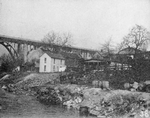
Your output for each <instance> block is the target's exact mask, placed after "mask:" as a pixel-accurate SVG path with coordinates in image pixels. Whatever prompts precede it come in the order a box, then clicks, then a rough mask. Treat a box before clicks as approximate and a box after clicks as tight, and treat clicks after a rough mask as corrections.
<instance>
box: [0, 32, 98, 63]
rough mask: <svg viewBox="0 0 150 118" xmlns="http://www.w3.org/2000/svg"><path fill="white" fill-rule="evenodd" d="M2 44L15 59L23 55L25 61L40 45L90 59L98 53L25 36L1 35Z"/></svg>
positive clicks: (0, 42) (0, 41)
mask: <svg viewBox="0 0 150 118" xmlns="http://www.w3.org/2000/svg"><path fill="white" fill-rule="evenodd" d="M0 44H1V45H3V46H4V47H5V48H6V49H7V50H8V52H9V53H10V55H11V56H12V58H13V59H15V58H18V57H20V56H22V57H23V58H24V61H26V60H27V55H28V53H29V52H30V51H32V50H35V49H37V48H39V47H44V48H48V49H49V50H51V51H60V50H62V51H65V52H71V53H75V52H76V53H79V54H80V55H81V56H82V57H83V58H84V59H89V58H90V57H91V56H92V54H94V53H96V52H97V51H96V50H92V49H83V48H77V47H72V46H71V47H70V46H61V45H56V44H46V43H43V42H40V41H33V40H28V39H23V38H15V37H9V36H4V35H0Z"/></svg>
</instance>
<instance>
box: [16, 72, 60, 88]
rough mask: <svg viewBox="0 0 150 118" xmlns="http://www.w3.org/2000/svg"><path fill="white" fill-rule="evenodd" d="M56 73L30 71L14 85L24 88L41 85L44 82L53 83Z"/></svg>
mask: <svg viewBox="0 0 150 118" xmlns="http://www.w3.org/2000/svg"><path fill="white" fill-rule="evenodd" d="M57 77H58V74H37V73H35V74H34V73H32V74H30V75H28V76H26V77H24V78H23V79H22V81H19V82H18V83H17V84H16V86H17V87H19V88H22V89H24V90H28V89H29V88H32V87H35V86H42V85H44V84H46V83H51V84H54V83H55V81H56V80H57Z"/></svg>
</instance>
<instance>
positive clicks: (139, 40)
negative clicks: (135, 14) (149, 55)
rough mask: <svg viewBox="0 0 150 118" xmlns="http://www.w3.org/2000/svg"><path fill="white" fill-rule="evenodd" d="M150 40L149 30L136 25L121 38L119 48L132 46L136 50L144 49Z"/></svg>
mask: <svg viewBox="0 0 150 118" xmlns="http://www.w3.org/2000/svg"><path fill="white" fill-rule="evenodd" d="M149 41H150V32H148V31H147V29H146V28H144V27H142V26H140V25H136V26H134V27H133V28H132V29H131V31H130V32H129V34H128V35H127V36H125V37H124V38H123V41H122V42H121V44H120V48H122V49H123V48H127V47H132V48H135V51H136V50H146V48H147V46H148V42H149Z"/></svg>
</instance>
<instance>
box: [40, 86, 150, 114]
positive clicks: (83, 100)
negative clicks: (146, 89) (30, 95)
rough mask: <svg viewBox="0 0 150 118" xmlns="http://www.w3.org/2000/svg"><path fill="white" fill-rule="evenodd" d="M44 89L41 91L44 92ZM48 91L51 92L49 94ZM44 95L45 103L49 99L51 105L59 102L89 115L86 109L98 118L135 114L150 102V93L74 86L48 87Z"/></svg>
mask: <svg viewBox="0 0 150 118" xmlns="http://www.w3.org/2000/svg"><path fill="white" fill-rule="evenodd" d="M50 88H51V89H53V91H51V90H50ZM42 89H43V88H41V89H40V91H43V90H42ZM48 91H49V92H50V91H51V92H50V93H49V92H48ZM52 93H53V94H52ZM44 94H46V95H43V94H41V95H40V96H41V99H43V100H45V101H46V100H47V99H53V100H48V101H47V102H49V104H52V102H50V101H55V102H54V103H55V104H57V102H58V103H59V104H62V105H64V106H66V107H67V108H68V109H70V108H74V109H78V110H79V112H82V111H83V112H85V113H87V109H86V108H88V114H91V115H94V116H97V117H112V116H114V115H115V116H123V115H127V114H134V113H136V112H137V111H139V110H140V109H141V108H142V107H144V104H145V103H146V102H145V101H148V98H149V99H150V95H149V94H148V93H145V94H143V93H140V92H131V91H127V90H112V91H104V90H102V89H101V88H91V87H86V86H79V85H74V84H68V85H62V84H58V85H56V86H55V87H54V88H53V87H52V86H47V88H46V90H44ZM50 96H51V97H50ZM144 97H146V99H144ZM82 108H83V109H82ZM85 109H86V110H85ZM85 113H81V114H85Z"/></svg>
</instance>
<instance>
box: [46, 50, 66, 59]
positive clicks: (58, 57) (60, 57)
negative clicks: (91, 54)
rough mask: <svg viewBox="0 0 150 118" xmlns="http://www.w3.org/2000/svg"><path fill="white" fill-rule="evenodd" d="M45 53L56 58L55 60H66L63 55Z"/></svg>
mask: <svg viewBox="0 0 150 118" xmlns="http://www.w3.org/2000/svg"><path fill="white" fill-rule="evenodd" d="M44 53H46V54H47V55H48V56H50V57H52V58H55V59H63V60H64V59H65V58H64V57H63V56H62V55H61V54H57V53H52V52H50V51H44Z"/></svg>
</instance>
